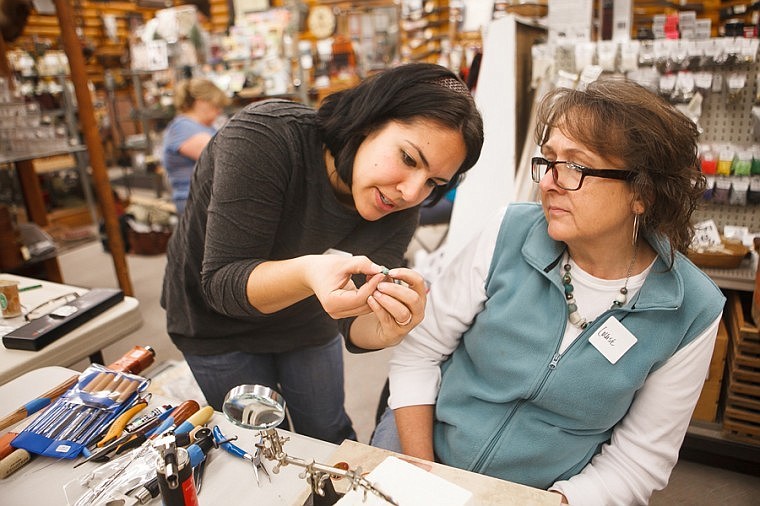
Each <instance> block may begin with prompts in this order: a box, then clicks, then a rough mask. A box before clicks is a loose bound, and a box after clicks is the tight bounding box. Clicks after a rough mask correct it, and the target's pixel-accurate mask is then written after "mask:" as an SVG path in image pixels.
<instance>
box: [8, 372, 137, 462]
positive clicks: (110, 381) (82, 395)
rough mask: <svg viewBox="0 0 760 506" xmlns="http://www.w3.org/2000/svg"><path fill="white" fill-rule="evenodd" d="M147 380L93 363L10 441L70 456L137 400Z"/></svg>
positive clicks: (48, 453)
mask: <svg viewBox="0 0 760 506" xmlns="http://www.w3.org/2000/svg"><path fill="white" fill-rule="evenodd" d="M148 383H149V380H147V379H145V378H143V377H141V376H138V375H135V374H128V373H125V372H119V371H114V370H111V369H108V368H106V367H103V366H101V365H97V364H93V365H91V366H90V367H88V368H87V369H86V370H85V371H84V372H83V373H82V375H81V376H80V377H79V381H78V382H77V383H76V385H74V387H72V388H71V389H70V390H69V391H68V392H66V394H65V395H63V396H61V397H59V398H58V399H57V400H56V401H55V402H54V403H53V404H51V405H50V406H48V407H47V408H46V410H45V411H44V412H42V413H41V414H40V415H39V416H38V417H37V418H36V419H35V420H34V421H33V422H32V423H31V424H30V425H29V426H27V427H26V428H25V429H24V430H23V431H21V432H20V433H19V435H18V436H16V438H14V439H13V441H12V446H13V447H15V448H23V449H24V450H27V451H29V452H31V453H36V454H38V455H46V456H49V457H57V458H64V459H73V458H75V457H76V456H78V455H79V454H80V453H81V451H82V449H83V448H84V447H85V446H86V445H87V444H88V442H90V441H91V440H92V439H94V438H95V437H96V436H98V435H100V434H101V433H102V431H103V430H104V429H105V427H106V426H108V425H109V423H111V421H112V420H113V419H114V418H116V417H117V416H119V415H120V414H121V413H122V412H124V411H125V410H128V409H129V408H130V407H132V406H133V405H134V404H135V402H136V401H138V400H139V395H140V393H141V392H142V391H143V390H145V388H147V386H148Z"/></svg>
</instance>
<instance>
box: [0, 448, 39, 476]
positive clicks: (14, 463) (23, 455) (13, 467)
mask: <svg viewBox="0 0 760 506" xmlns="http://www.w3.org/2000/svg"><path fill="white" fill-rule="evenodd" d="M30 460H32V455H31V454H30V453H29V452H28V451H26V450H22V449H20V448H19V449H18V450H16V451H14V452H13V453H11V454H10V455H8V456H7V457H5V458H4V459H2V460H0V480H2V479H5V478H7V477H8V476H10V475H11V474H13V473H15V472H16V471H18V470H19V469H21V468H22V467H24V465H26V463H27V462H29V461H30Z"/></svg>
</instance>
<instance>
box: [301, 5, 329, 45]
mask: <svg viewBox="0 0 760 506" xmlns="http://www.w3.org/2000/svg"><path fill="white" fill-rule="evenodd" d="M306 24H307V26H308V27H309V31H310V32H311V33H312V34H313V35H314V36H315V37H316V38H318V39H326V38H327V37H329V36H330V35H332V34H333V32H335V14H334V13H333V10H332V8H331V7H328V6H326V5H317V6H314V7H312V8H311V10H310V11H309V17H308V18H307V19H306Z"/></svg>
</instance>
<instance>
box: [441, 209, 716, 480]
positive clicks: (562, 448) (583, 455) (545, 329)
mask: <svg viewBox="0 0 760 506" xmlns="http://www.w3.org/2000/svg"><path fill="white" fill-rule="evenodd" d="M650 244H652V246H653V247H654V248H655V250H657V253H658V255H659V258H658V259H657V260H656V261H655V264H654V266H653V268H652V270H651V271H650V274H649V275H648V276H647V279H646V280H645V281H644V284H643V285H642V287H641V289H640V291H639V293H638V294H637V296H636V297H634V298H633V299H632V300H630V301H629V302H628V304H626V305H625V307H623V308H620V309H614V310H609V311H607V312H606V313H605V314H603V315H601V316H600V317H599V318H597V319H596V320H595V321H594V322H593V323H592V324H591V325H589V327H588V328H587V329H586V330H585V331H584V332H583V333H582V334H581V335H580V336H579V337H578V339H577V340H576V341H575V342H574V343H573V344H572V345H571V346H570V347H569V348H568V349H566V350H565V352H564V353H563V354H562V355H560V354H559V353H558V350H559V346H560V343H561V341H562V336H563V334H564V331H565V326H566V325H567V324H568V322H567V304H566V303H565V297H564V290H563V288H562V284H561V280H560V278H561V275H560V269H561V265H560V263H561V255H562V253H563V251H564V248H565V245H564V243H557V242H555V241H553V240H552V239H551V238H550V237H549V236H548V235H547V223H546V220H545V219H544V215H543V212H542V210H541V207H540V206H538V205H536V204H513V205H510V207H509V208H508V210H507V213H506V215H505V217H504V220H503V222H502V225H501V230H500V232H499V236H498V239H497V242H496V248H495V253H494V257H493V259H492V261H491V267H490V272H489V275H488V278H487V279H486V293H487V301H486V303H485V307H484V309H483V311H482V312H481V313H479V314H478V315H477V316H476V318H475V320H474V323H473V325H472V326H471V327H470V329H469V330H468V331H467V332H466V333H465V334H464V335H463V336H462V340H461V342H460V343H459V346H458V348H457V349H456V350H455V351H454V353H453V354H452V355H451V357H450V358H449V359H448V360H447V361H446V362H445V363H444V364H443V365H442V372H443V376H442V381H441V388H440V392H439V396H438V400H437V403H436V422H435V431H434V438H435V449H436V454H437V456H438V458H439V459H440V460H441V462H443V463H445V464H448V465H451V466H455V467H459V468H462V469H467V470H470V471H474V472H478V473H482V474H487V475H490V476H495V477H497V478H501V479H505V480H509V481H513V482H517V483H522V484H525V485H530V486H533V487H538V488H541V489H546V488H548V487H549V486H551V485H552V484H553V483H554V482H556V481H558V480H563V479H567V478H569V477H571V476H574V475H576V474H578V473H579V472H580V471H581V470H582V469H583V468H584V467H585V466H586V465H587V464H588V463H589V461H590V460H591V458H592V457H593V456H594V455H596V454H597V453H598V452H599V451H600V449H601V446H602V445H603V444H604V443H605V442H607V441H608V440H609V438H610V436H611V434H612V429H613V428H614V427H615V424H617V423H618V422H619V421H620V420H621V419H622V418H623V417H624V416H625V414H626V412H627V411H628V408H629V406H630V405H631V403H632V402H633V398H634V395H635V394H636V392H637V390H639V388H641V386H642V385H643V384H644V381H645V380H646V379H647V376H648V375H649V374H650V373H651V372H652V371H654V370H656V369H657V368H658V367H660V366H661V365H662V364H663V363H664V362H665V361H666V360H668V359H669V358H670V357H671V356H672V355H673V354H674V353H675V352H677V351H678V350H679V349H681V348H682V347H684V346H686V345H687V344H689V343H690V342H691V341H692V340H693V339H694V338H696V337H697V336H698V335H699V334H701V333H702V332H703V331H704V330H705V329H706V328H707V327H708V326H709V325H710V323H712V322H713V321H714V320H715V318H717V317H718V315H719V314H720V312H721V311H722V309H723V303H724V300H725V299H724V297H723V295H722V293H721V292H720V290H719V289H718V288H717V287H716V286H715V284H714V283H713V282H712V281H711V280H710V279H709V278H708V277H707V276H706V275H705V274H704V273H702V271H700V270H699V269H698V268H697V267H695V266H694V265H693V264H692V263H691V262H690V261H688V260H687V259H686V258H685V257H684V256H683V255H681V254H677V255H676V259H675V264H674V268H673V269H672V270H668V269H667V264H668V260H669V253H668V251H669V250H668V247H667V246H666V245H665V244H664V243H663V242H657V241H653V240H651V239H650ZM610 315H614V316H615V317H616V318H617V319H618V320H619V321H620V322H621V323H622V324H623V325H624V326H625V327H626V328H627V329H628V330H629V331H630V332H631V333H633V335H635V336H636V338H637V339H638V342H637V343H636V344H635V345H634V346H633V347H632V348H631V349H630V350H628V352H627V353H625V355H623V356H622V357H621V358H620V360H618V362H617V363H616V364H614V365H613V364H611V363H610V362H609V361H608V360H607V359H606V358H605V357H604V356H602V354H601V353H600V352H599V351H597V349H596V348H594V347H593V346H592V345H591V344H590V343H589V342H588V338H589V337H590V336H591V335H592V334H593V332H594V330H595V329H596V327H598V326H599V325H601V324H602V323H603V322H604V321H605V320H606V319H607V318H608V317H609V316H610Z"/></svg>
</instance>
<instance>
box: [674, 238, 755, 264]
mask: <svg viewBox="0 0 760 506" xmlns="http://www.w3.org/2000/svg"><path fill="white" fill-rule="evenodd" d="M747 253H749V248H747V247H746V246H745V245H744V244H742V243H741V242H739V241H730V240H725V239H724V240H723V251H703V252H697V251H694V250H692V249H691V248H689V250H688V252H687V254H686V256H687V257H689V260H691V261H692V262H694V264H695V265H696V266H697V267H711V268H715V269H736V268H737V267H739V265H741V263H742V260H744V257H745V256H747Z"/></svg>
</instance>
